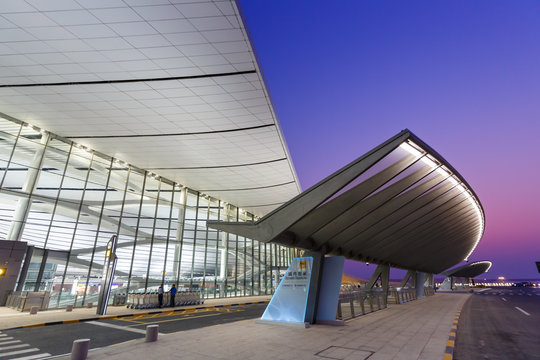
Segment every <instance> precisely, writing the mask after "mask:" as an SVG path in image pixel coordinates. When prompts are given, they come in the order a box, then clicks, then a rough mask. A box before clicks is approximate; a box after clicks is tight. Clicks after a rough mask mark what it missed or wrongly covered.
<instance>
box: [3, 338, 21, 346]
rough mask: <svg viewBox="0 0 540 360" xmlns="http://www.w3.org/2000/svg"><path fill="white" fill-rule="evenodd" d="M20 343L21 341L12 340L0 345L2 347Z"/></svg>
mask: <svg viewBox="0 0 540 360" xmlns="http://www.w3.org/2000/svg"><path fill="white" fill-rule="evenodd" d="M12 339H13V338H12ZM20 342H21V340H10V341H4V342H2V343H0V344H1V345H7V344H16V343H20Z"/></svg>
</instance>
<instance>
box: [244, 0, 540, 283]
mask: <svg viewBox="0 0 540 360" xmlns="http://www.w3.org/2000/svg"><path fill="white" fill-rule="evenodd" d="M241 4H242V8H243V11H244V14H245V17H246V20H247V23H248V26H249V29H250V32H251V36H252V38H253V43H254V45H255V48H256V51H257V54H258V56H259V60H260V63H261V65H262V70H263V73H264V74H265V77H266V81H267V86H268V88H269V91H270V94H271V96H272V99H273V101H274V106H275V109H276V113H277V116H278V119H279V122H280V124H281V126H282V129H283V133H284V135H285V138H286V141H287V144H288V146H289V150H290V152H291V156H292V159H293V162H294V164H295V167H296V171H297V174H298V177H299V180H300V183H301V186H302V188H303V189H304V190H305V189H307V188H309V187H310V186H312V185H314V184H315V183H316V182H318V181H320V180H321V179H323V178H324V177H326V176H327V175H329V174H331V173H332V172H334V171H336V170H337V169H339V168H341V167H342V166H343V165H345V164H347V163H349V162H350V161H352V160H354V159H355V158H357V157H359V156H361V155H363V154H364V153H365V152H367V151H368V150H370V149H371V148H373V147H374V146H377V145H378V144H380V143H382V142H383V141H385V140H387V139H388V138H390V137H391V136H393V135H395V134H397V133H398V132H399V131H401V130H403V129H405V128H408V129H410V130H411V131H412V132H414V133H415V134H416V135H418V136H419V137H420V138H421V139H422V140H424V141H425V142H426V143H427V144H429V145H430V146H431V147H433V148H434V149H435V150H436V151H437V152H439V154H441V155H442V156H443V157H444V158H445V159H446V160H448V162H450V164H452V165H453V166H454V167H455V168H456V169H457V170H458V171H459V172H460V173H461V175H463V177H464V178H465V179H466V180H467V182H468V183H469V184H470V185H471V187H472V188H473V189H474V190H475V192H476V193H477V195H478V197H479V198H480V201H481V202H482V205H483V207H484V210H485V214H486V231H485V234H484V237H483V239H482V241H481V242H480V245H479V246H478V248H477V249H476V251H475V252H474V253H473V254H472V255H471V257H470V261H477V260H491V261H493V263H494V264H493V267H492V268H491V270H490V271H489V273H488V274H486V275H487V276H485V277H487V278H496V277H497V276H506V277H507V278H540V274H538V271H537V270H536V267H535V264H534V261H540V17H539V14H540V2H539V1H525V0H521V1H518V2H516V1H496V0H495V1H494V0H485V1H480V0H477V1H456V0H454V1H433V0H426V1H315V0H311V1H307V0H306V1H297V0H295V1H255V0H250V1H247V0H242V1H241ZM373 270H374V266H373V265H371V266H369V267H368V266H366V265H365V264H363V263H349V264H347V266H346V272H347V273H348V274H350V275H353V276H359V277H364V278H365V277H366V276H369V272H371V271H373ZM394 274H397V273H396V272H394Z"/></svg>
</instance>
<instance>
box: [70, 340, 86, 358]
mask: <svg viewBox="0 0 540 360" xmlns="http://www.w3.org/2000/svg"><path fill="white" fill-rule="evenodd" d="M89 347H90V339H78V340H75V341H73V346H72V347H71V360H86V357H87V356H88V348H89Z"/></svg>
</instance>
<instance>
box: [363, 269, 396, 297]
mask: <svg viewBox="0 0 540 360" xmlns="http://www.w3.org/2000/svg"><path fill="white" fill-rule="evenodd" d="M379 278H380V279H381V286H382V289H383V293H384V296H383V298H384V305H385V306H386V305H387V302H388V289H389V284H390V282H389V280H390V266H388V265H377V268H376V269H375V272H374V273H373V275H371V279H370V280H369V282H368V283H367V284H366V288H367V289H368V290H371V289H372V288H373V286H375V284H376V283H377V280H378V279H379Z"/></svg>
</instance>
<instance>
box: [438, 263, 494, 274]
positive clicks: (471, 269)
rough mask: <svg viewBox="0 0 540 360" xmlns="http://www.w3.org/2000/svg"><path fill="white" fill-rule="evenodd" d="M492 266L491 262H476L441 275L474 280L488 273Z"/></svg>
mask: <svg viewBox="0 0 540 360" xmlns="http://www.w3.org/2000/svg"><path fill="white" fill-rule="evenodd" d="M491 265H492V263H491V261H476V262H473V263H470V264H465V265H463V266H459V267H457V268H453V269H450V270H446V271H443V272H442V273H441V274H442V275H446V276H455V277H467V278H473V277H476V276H478V275H481V274H483V273H485V272H487V271H488V270H489V269H490V268H491Z"/></svg>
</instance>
